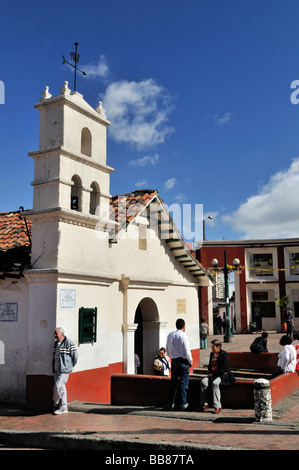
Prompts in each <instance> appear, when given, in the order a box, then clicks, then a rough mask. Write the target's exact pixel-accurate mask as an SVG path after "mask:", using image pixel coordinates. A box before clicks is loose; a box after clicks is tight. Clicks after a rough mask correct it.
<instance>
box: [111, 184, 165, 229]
mask: <svg viewBox="0 0 299 470" xmlns="http://www.w3.org/2000/svg"><path fill="white" fill-rule="evenodd" d="M156 195H157V191H156V190H153V189H142V190H138V191H134V192H131V193H127V194H117V195H116V196H113V197H112V198H111V200H110V218H111V219H112V220H115V222H118V224H119V225H120V226H123V227H124V228H125V227H126V226H127V225H128V224H129V223H130V222H132V220H133V219H134V218H135V217H136V216H137V215H138V214H139V213H140V212H141V211H142V209H144V208H145V207H146V206H147V205H148V204H149V203H150V202H151V201H152V200H153V198H154V197H156Z"/></svg>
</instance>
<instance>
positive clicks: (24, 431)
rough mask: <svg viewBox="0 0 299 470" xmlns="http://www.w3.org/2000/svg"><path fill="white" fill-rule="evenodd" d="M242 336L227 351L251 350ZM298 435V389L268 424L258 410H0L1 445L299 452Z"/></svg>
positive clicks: (77, 406)
mask: <svg viewBox="0 0 299 470" xmlns="http://www.w3.org/2000/svg"><path fill="white" fill-rule="evenodd" d="M240 336H242V338H240V339H238V342H239V344H236V343H227V344H224V345H223V347H224V349H226V350H232V349H235V348H238V349H237V350H242V348H244V349H245V350H248V349H246V348H248V343H249V342H250V341H251V338H252V335H240ZM244 336H250V337H247V338H244ZM275 336H276V337H274V336H273V338H271V342H272V340H273V348H276V351H279V350H280V347H279V345H278V341H279V337H280V336H281V335H275ZM277 338H278V339H277ZM240 343H241V344H240ZM276 343H277V346H276ZM249 344H250V343H249ZM244 349H243V350H244ZM269 349H270V350H271V348H269ZM271 352H275V349H274V350H271ZM298 431H299V391H298V392H296V393H295V394H293V395H291V396H290V397H288V398H287V399H286V400H285V401H284V402H283V403H281V404H280V405H279V406H277V407H276V408H275V409H274V410H273V420H272V421H271V422H270V423H259V422H257V421H255V416H254V410H223V412H222V413H221V414H220V415H213V414H212V413H210V412H205V413H197V412H189V413H187V412H185V413H182V412H165V411H163V410H161V409H155V408H147V407H135V408H134V407H112V406H110V405H101V404H93V403H85V404H84V403H80V402H78V403H71V404H70V412H69V413H68V414H65V415H61V416H54V415H52V414H48V413H40V414H37V413H31V412H29V411H26V410H21V409H20V410H17V409H9V408H3V407H2V408H1V407H0V444H9V445H10V446H17V445H20V444H21V445H22V446H26V447H37V448H50V449H68V450H81V449H82V450H104V451H106V452H110V451H113V452H118V451H133V450H134V451H136V450H140V451H141V450H146V451H151V452H160V451H163V450H164V451H168V452H172V453H174V452H178V451H180V452H183V451H184V452H185V453H186V452H196V451H199V450H201V451H202V450H235V449H238V450H297V449H299V432H298Z"/></svg>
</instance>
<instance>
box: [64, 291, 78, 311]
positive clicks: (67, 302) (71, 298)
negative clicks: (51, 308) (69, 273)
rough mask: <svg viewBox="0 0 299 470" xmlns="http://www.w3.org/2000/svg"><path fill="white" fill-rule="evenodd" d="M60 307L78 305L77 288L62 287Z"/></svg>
mask: <svg viewBox="0 0 299 470" xmlns="http://www.w3.org/2000/svg"><path fill="white" fill-rule="evenodd" d="M60 307H61V308H75V307H76V289H60Z"/></svg>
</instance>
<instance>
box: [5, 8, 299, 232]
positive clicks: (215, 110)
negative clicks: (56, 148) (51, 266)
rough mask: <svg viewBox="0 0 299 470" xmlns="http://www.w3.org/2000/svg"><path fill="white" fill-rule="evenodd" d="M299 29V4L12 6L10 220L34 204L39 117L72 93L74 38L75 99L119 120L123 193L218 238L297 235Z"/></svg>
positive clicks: (116, 133) (114, 146)
mask: <svg viewBox="0 0 299 470" xmlns="http://www.w3.org/2000/svg"><path fill="white" fill-rule="evenodd" d="M298 24H299V2H298V1H297V0H285V1H283V2H282V1H277V0H250V1H246V0H205V1H204V0H151V1H147V0H110V1H109V2H101V1H91V0H85V1H84V2H82V1H78V0H73V1H72V2H71V3H67V2H58V1H56V0H54V1H52V2H45V1H43V0H39V1H33V0H27V1H26V2H24V1H16V0H10V1H9V2H2V5H1V30H0V57H1V61H0V80H1V81H2V83H3V84H4V86H5V103H4V104H0V129H1V131H0V136H1V147H0V149H1V171H0V212H5V211H10V210H12V211H13V210H17V209H18V208H19V206H21V205H22V206H24V207H25V208H26V209H28V208H31V207H32V198H33V189H32V186H31V182H32V181H33V160H32V159H31V158H30V157H29V156H28V152H30V151H32V150H36V149H38V132H39V112H38V111H37V110H36V109H34V107H33V106H34V104H35V103H37V102H38V101H39V99H40V96H41V95H40V94H41V92H42V91H43V90H44V87H45V86H46V85H47V86H49V91H50V93H51V94H52V95H56V94H58V93H59V92H60V87H62V86H63V84H64V81H65V80H67V81H68V82H69V87H70V88H71V89H73V71H72V69H71V68H70V67H69V66H67V65H62V55H65V57H66V59H67V60H70V52H71V51H73V50H74V42H76V41H77V42H78V43H79V47H78V52H79V54H80V62H79V68H81V69H83V70H85V71H86V72H87V76H86V77H83V76H82V75H80V74H79V75H78V78H77V90H78V91H79V92H80V93H82V94H83V96H84V99H85V100H86V101H87V102H88V103H89V104H90V105H92V106H93V107H96V106H97V104H98V101H99V100H101V101H103V107H104V109H105V110H106V114H107V117H108V119H109V120H110V121H111V126H110V127H109V129H108V147H107V150H108V159H107V164H108V165H110V166H112V167H113V168H114V169H115V171H114V173H113V174H112V176H111V188H110V189H111V191H110V192H111V194H112V195H115V194H120V193H126V192H129V191H132V190H134V189H138V188H142V189H143V188H151V189H157V190H158V192H159V194H160V195H161V197H162V198H163V200H164V201H165V202H166V204H168V205H169V206H170V205H171V204H174V203H180V204H191V205H193V206H194V205H195V204H202V205H203V211H204V214H205V218H206V238H207V239H209V240H222V239H227V240H229V239H244V238H250V239H255V238H276V237H277V238H280V237H283V238H289V237H298V236H299V211H298V208H299V105H297V104H293V103H292V101H291V94H292V93H293V92H294V93H296V88H295V89H291V84H292V82H294V81H295V80H299V28H298ZM293 96H294V97H296V96H295V95H293ZM298 97H299V94H298ZM293 101H294V102H295V100H293ZM0 102H1V97H0ZM209 215H211V216H212V217H213V219H208V218H207V217H208V216H209Z"/></svg>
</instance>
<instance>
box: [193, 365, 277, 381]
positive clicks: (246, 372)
mask: <svg viewBox="0 0 299 470" xmlns="http://www.w3.org/2000/svg"><path fill="white" fill-rule="evenodd" d="M232 373H233V375H234V376H235V377H236V379H251V380H256V379H269V378H270V377H271V374H272V371H269V370H265V371H263V370H259V371H256V370H252V369H232ZM193 375H195V376H197V377H198V376H199V377H205V376H206V375H207V369H206V368H205V367H198V368H194V369H193Z"/></svg>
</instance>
